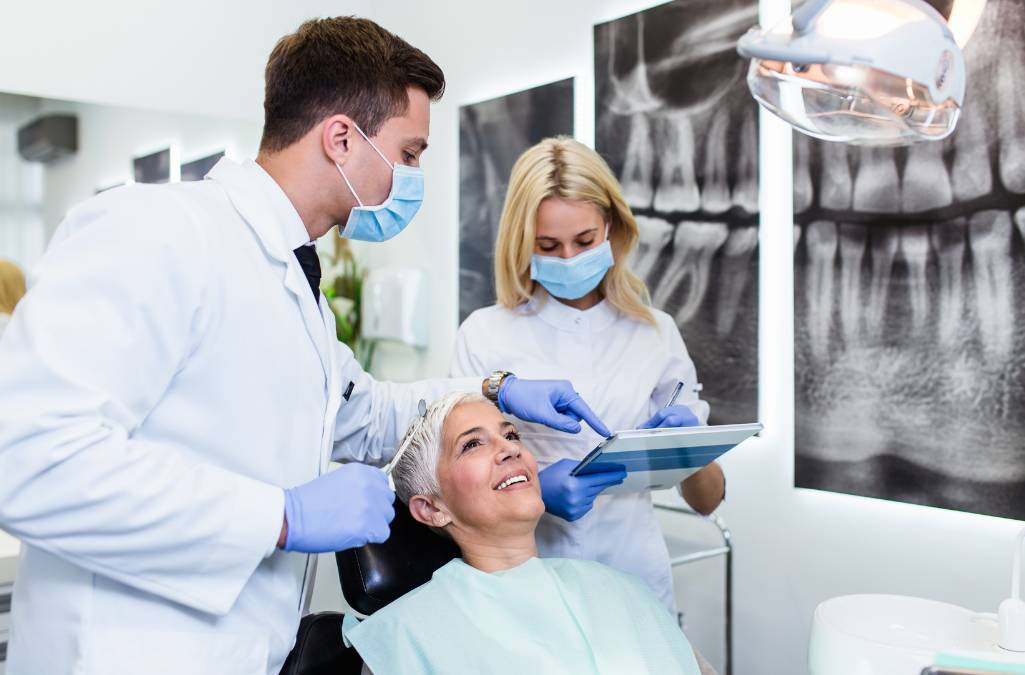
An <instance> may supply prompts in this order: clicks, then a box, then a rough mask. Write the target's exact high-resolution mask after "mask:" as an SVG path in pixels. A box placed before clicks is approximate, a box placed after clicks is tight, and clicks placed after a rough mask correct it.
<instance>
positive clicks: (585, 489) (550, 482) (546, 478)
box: [537, 459, 626, 522]
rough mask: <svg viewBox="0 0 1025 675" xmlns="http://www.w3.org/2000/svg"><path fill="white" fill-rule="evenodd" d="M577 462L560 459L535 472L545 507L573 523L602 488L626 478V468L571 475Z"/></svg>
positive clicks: (590, 504)
mask: <svg viewBox="0 0 1025 675" xmlns="http://www.w3.org/2000/svg"><path fill="white" fill-rule="evenodd" d="M578 463H579V462H577V461H576V460H572V459H560V460H559V461H558V462H556V463H555V464H552V465H551V466H549V467H548V468H546V469H542V470H541V472H540V473H539V474H538V475H537V477H538V479H539V480H540V481H541V499H542V500H543V501H544V503H545V510H546V511H548V513H552V514H555V515H557V516H559V517H560V518H562V519H563V520H568V521H570V522H573V521H574V520H576V519H578V518H580V517H581V516H583V515H584V514H586V513H587V512H588V511H590V510H591V507H592V506H594V499H595V497H597V496H598V495H599V494H601V492H602V490H604V489H605V488H609V487H612V486H613V485H619V484H620V483H622V482H623V481H624V480H626V471H622V470H621V471H604V472H602V473H592V474H590V475H587V476H571V475H569V472H570V471H571V470H572V469H573V467H574V466H576V465H577V464H578Z"/></svg>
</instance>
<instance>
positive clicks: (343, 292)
mask: <svg viewBox="0 0 1025 675" xmlns="http://www.w3.org/2000/svg"><path fill="white" fill-rule="evenodd" d="M342 243H343V244H345V243H347V242H342ZM366 274H367V270H366V269H365V268H364V267H362V266H361V265H360V264H359V263H357V262H356V259H355V257H354V256H353V255H352V251H351V250H350V249H349V247H348V246H346V245H339V246H338V247H337V248H336V250H335V260H334V261H333V262H332V263H331V264H330V265H328V266H327V268H326V269H325V274H324V275H323V276H322V277H321V280H320V290H321V292H323V293H324V297H325V298H327V303H328V306H329V307H331V311H332V312H333V313H334V315H335V330H336V332H337V334H338V339H339V340H340V341H341V342H344V343H345V344H346V345H348V347H349V349H351V350H352V353H353V355H354V356H355V357H356V360H357V361H358V362H359V364H360V366H362V367H363V370H370V366H371V364H372V363H373V360H374V351H375V350H376V348H377V341H376V340H368V339H366V338H365V337H363V334H362V331H361V326H362V323H361V320H362V316H363V314H362V311H361V310H362V296H363V279H364V278H365V277H366Z"/></svg>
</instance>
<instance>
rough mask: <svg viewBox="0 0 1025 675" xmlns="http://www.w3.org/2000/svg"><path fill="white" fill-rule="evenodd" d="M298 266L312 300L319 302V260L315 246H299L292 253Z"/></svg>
mask: <svg viewBox="0 0 1025 675" xmlns="http://www.w3.org/2000/svg"><path fill="white" fill-rule="evenodd" d="M294 253H295V257H296V259H297V260H298V261H299V266H300V267H302V268H303V274H305V275H306V281H308V282H310V290H311V291H313V299H314V300H316V301H317V302H320V258H319V257H317V247H316V246H300V247H299V248H297V249H295V251H294Z"/></svg>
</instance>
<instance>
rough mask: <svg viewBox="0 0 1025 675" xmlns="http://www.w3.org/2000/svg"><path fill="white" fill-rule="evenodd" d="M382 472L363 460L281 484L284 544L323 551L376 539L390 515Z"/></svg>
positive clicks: (391, 500)
mask: <svg viewBox="0 0 1025 675" xmlns="http://www.w3.org/2000/svg"><path fill="white" fill-rule="evenodd" d="M394 501H395V493H394V492H392V489H391V488H390V487H389V486H388V477H387V476H385V475H384V472H383V471H381V470H380V469H378V468H375V467H372V466H367V465H366V464H355V463H354V464H345V465H343V466H342V467H340V468H338V469H336V470H334V471H331V472H330V473H326V474H324V475H323V476H319V477H317V478H314V479H313V480H311V481H310V482H309V483H304V484H303V485H300V486H298V487H294V488H292V489H290V490H285V520H286V521H287V523H288V533H287V534H286V536H285V550H286V551H299V552H301V553H329V552H331V551H342V550H345V549H347V548H356V547H357V546H363V545H364V544H379V543H381V542H383V541H384V540H385V539H387V538H388V535H390V534H391V529H390V528H389V527H388V523H390V522H391V521H392V518H394V517H395V507H394V506H393V505H392V504H393V503H394Z"/></svg>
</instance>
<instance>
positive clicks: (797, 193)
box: [794, 133, 815, 213]
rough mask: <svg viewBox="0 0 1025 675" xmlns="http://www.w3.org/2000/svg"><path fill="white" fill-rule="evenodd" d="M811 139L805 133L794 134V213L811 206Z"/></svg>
mask: <svg viewBox="0 0 1025 675" xmlns="http://www.w3.org/2000/svg"><path fill="white" fill-rule="evenodd" d="M810 154H811V139H809V138H808V137H807V136H805V135H804V134H797V133H795V134H794V213H803V212H804V211H807V210H808V207H810V206H811V201H812V199H813V198H814V196H815V195H814V191H813V189H812V186H811V169H810V167H809V155H810Z"/></svg>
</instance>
